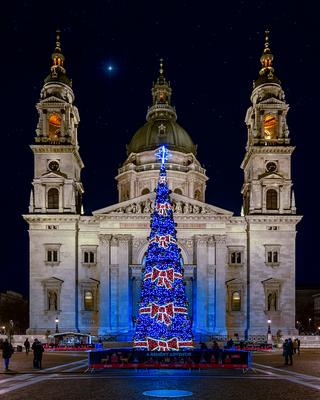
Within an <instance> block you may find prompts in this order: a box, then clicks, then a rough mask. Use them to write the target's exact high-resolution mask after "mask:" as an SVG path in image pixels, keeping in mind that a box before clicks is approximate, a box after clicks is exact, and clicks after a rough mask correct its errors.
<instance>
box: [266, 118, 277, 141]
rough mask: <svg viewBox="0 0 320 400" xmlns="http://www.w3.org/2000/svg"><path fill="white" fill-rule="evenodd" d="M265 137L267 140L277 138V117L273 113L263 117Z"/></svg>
mask: <svg viewBox="0 0 320 400" xmlns="http://www.w3.org/2000/svg"><path fill="white" fill-rule="evenodd" d="M263 130H264V137H265V139H267V140H272V139H276V138H277V118H276V116H275V115H273V114H267V115H266V116H265V117H264V119H263Z"/></svg>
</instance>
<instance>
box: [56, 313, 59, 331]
mask: <svg viewBox="0 0 320 400" xmlns="http://www.w3.org/2000/svg"><path fill="white" fill-rule="evenodd" d="M56 333H59V318H58V317H56Z"/></svg>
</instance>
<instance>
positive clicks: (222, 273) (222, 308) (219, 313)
mask: <svg viewBox="0 0 320 400" xmlns="http://www.w3.org/2000/svg"><path fill="white" fill-rule="evenodd" d="M214 238H215V242H216V326H215V331H216V333H217V334H220V335H226V334H227V329H226V290H227V289H226V263H227V246H226V236H225V235H215V237H214Z"/></svg>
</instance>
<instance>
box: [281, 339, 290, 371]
mask: <svg viewBox="0 0 320 400" xmlns="http://www.w3.org/2000/svg"><path fill="white" fill-rule="evenodd" d="M282 349H283V352H282V355H283V357H284V365H288V361H289V343H288V339H285V341H284V343H283V346H282Z"/></svg>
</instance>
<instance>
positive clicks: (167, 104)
mask: <svg viewBox="0 0 320 400" xmlns="http://www.w3.org/2000/svg"><path fill="white" fill-rule="evenodd" d="M151 93H152V106H151V107H150V108H149V109H148V113H147V120H149V119H151V118H158V117H160V116H161V118H162V119H163V116H164V114H166V115H167V116H169V117H170V118H172V119H174V120H176V119H177V115H176V111H175V109H174V107H172V105H171V94H172V90H171V87H170V83H169V82H167V80H166V78H165V76H164V62H163V58H160V68H159V76H158V78H157V80H156V82H155V83H153V86H152V89H151Z"/></svg>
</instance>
